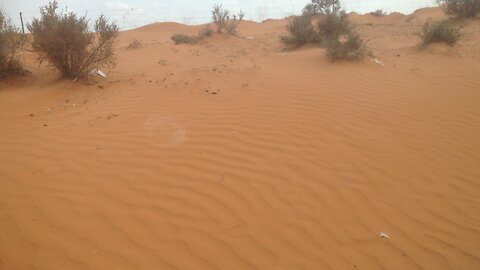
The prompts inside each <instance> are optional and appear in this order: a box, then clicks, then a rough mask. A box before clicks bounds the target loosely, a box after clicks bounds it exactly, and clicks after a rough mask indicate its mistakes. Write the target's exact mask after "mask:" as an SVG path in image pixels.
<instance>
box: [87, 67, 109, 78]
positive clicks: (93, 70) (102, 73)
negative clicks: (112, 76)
mask: <svg viewBox="0 0 480 270" xmlns="http://www.w3.org/2000/svg"><path fill="white" fill-rule="evenodd" d="M88 75H90V76H96V75H100V76H102V77H103V78H106V77H107V74H105V72H103V71H101V70H99V69H92V70H91V71H90V72H89V73H88Z"/></svg>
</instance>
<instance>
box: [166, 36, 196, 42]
mask: <svg viewBox="0 0 480 270" xmlns="http://www.w3.org/2000/svg"><path fill="white" fill-rule="evenodd" d="M170 39H172V40H173V42H175V44H195V43H197V42H198V37H196V36H188V35H183V34H176V35H173V36H172V37H171V38H170Z"/></svg>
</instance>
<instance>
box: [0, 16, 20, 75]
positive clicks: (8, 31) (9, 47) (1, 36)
mask: <svg viewBox="0 0 480 270" xmlns="http://www.w3.org/2000/svg"><path fill="white" fill-rule="evenodd" d="M24 43H25V36H24V35H23V34H21V33H20V31H19V29H18V28H17V27H15V26H14V25H13V24H12V23H11V21H10V18H8V17H7V15H6V14H5V13H4V12H3V11H2V10H0V77H3V76H5V75H9V74H12V75H14V74H20V73H22V72H23V68H22V62H21V59H20V51H21V49H22V47H23V45H24Z"/></svg>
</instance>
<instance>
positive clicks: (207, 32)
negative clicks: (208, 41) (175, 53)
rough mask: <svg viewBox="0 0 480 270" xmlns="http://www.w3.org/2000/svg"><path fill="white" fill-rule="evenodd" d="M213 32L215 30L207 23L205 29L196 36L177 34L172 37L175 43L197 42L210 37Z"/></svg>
mask: <svg viewBox="0 0 480 270" xmlns="http://www.w3.org/2000/svg"><path fill="white" fill-rule="evenodd" d="M212 34H213V30H212V29H211V28H210V26H209V25H207V26H206V27H205V28H204V29H202V30H200V31H199V32H198V35H196V36H189V35H184V34H175V35H173V36H171V37H170V39H171V40H173V42H175V44H177V45H178V44H195V43H198V42H199V41H201V40H202V39H204V38H205V37H210V36H211V35H212Z"/></svg>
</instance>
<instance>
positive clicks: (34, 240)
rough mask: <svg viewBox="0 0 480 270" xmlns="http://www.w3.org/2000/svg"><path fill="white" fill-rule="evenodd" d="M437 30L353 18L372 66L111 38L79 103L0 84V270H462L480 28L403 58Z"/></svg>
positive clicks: (479, 145)
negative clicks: (110, 62)
mask: <svg viewBox="0 0 480 270" xmlns="http://www.w3.org/2000/svg"><path fill="white" fill-rule="evenodd" d="M442 16H443V15H442V14H441V11H440V10H438V9H426V10H420V11H418V12H416V13H415V14H412V15H410V16H404V15H400V14H394V15H391V16H387V17H383V18H376V17H373V16H370V15H367V16H358V15H354V16H353V19H354V21H355V22H356V23H357V24H358V26H357V29H358V31H359V32H360V33H361V34H362V35H363V36H364V37H365V39H366V40H367V42H368V44H369V46H370V47H371V48H372V50H373V51H374V53H375V55H376V56H377V57H378V58H379V60H380V61H382V62H383V63H384V64H385V66H380V65H378V64H375V63H373V62H370V61H368V60H367V61H365V62H363V63H335V64H331V63H329V62H328V61H327V60H325V57H324V53H325V52H324V50H323V49H321V48H302V49H299V50H296V51H285V50H283V46H282V45H281V44H280V43H279V42H278V37H279V35H280V34H281V33H282V32H283V31H284V27H285V21H273V20H272V21H267V22H265V23H262V24H255V23H248V22H247V23H245V24H243V25H242V26H241V29H240V34H241V35H242V36H253V37H255V39H253V40H250V39H245V38H241V37H239V38H237V37H223V36H214V37H212V38H211V39H209V40H207V41H205V42H204V43H202V44H199V45H195V46H188V45H186V46H183V45H182V46H175V45H173V44H171V42H170V41H169V36H170V35H171V34H173V33H196V32H197V31H198V30H199V29H200V28H201V27H200V26H198V27H188V26H183V25H178V24H170V23H168V24H155V25H149V26H145V27H143V28H139V29H135V30H131V31H126V32H123V33H122V34H121V36H120V45H119V49H118V58H119V59H118V60H119V65H118V66H117V68H116V69H114V70H112V71H109V75H110V76H109V78H108V79H104V80H102V79H98V83H97V84H91V85H86V84H81V83H72V82H68V81H65V80H58V79H57V75H56V73H55V72H53V71H50V70H48V69H47V68H46V67H40V68H39V67H36V66H35V64H34V62H33V58H34V55H29V56H27V59H26V61H27V64H28V65H29V67H32V71H33V72H34V76H33V77H30V78H17V79H10V80H8V81H3V82H0V87H2V90H1V91H0V126H1V130H0V269H6V270H11V269H14V270H17V269H102V270H103V269H229V270H231V269H285V270H287V269H288V270H292V269H369V270H371V269H465V270H467V269H480V166H479V164H480V141H479V138H480V102H479V101H480V91H479V90H480V76H479V75H480V45H479V44H480V43H479V42H480V22H478V21H471V22H467V23H466V26H465V28H464V30H463V31H464V34H463V38H462V41H461V42H460V44H459V45H458V46H457V47H455V48H449V47H446V46H443V45H436V46H431V47H430V48H428V49H427V50H425V51H423V52H418V51H417V50H416V49H414V48H413V46H415V44H416V43H417V37H416V36H415V35H414V32H415V31H418V30H419V29H420V27H421V25H422V23H423V22H424V21H425V20H426V19H427V18H428V17H436V18H440V17H442ZM133 39H138V40H140V41H141V42H142V43H143V44H144V46H143V47H142V48H139V49H133V50H127V49H126V48H125V47H126V46H127V45H128V44H129V43H130V42H131V41H132V40H133ZM380 232H385V233H387V234H388V235H389V236H390V237H391V238H390V239H388V240H385V239H381V238H380V237H379V233H380Z"/></svg>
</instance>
